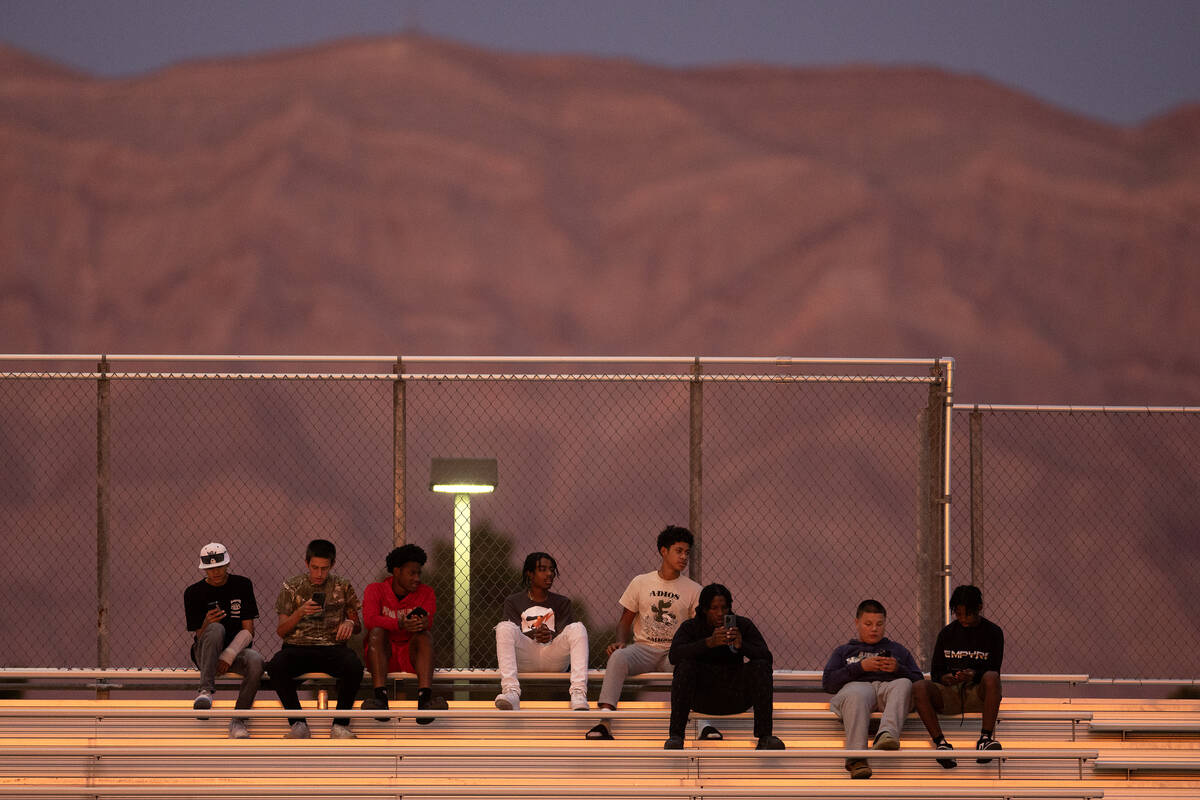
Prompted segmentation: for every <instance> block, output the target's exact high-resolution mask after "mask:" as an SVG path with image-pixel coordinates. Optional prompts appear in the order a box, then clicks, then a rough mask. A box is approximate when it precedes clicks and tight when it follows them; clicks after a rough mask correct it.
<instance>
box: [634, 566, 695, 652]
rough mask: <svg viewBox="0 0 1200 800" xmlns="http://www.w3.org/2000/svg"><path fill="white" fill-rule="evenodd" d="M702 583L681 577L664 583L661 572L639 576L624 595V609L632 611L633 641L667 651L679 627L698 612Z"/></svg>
mask: <svg viewBox="0 0 1200 800" xmlns="http://www.w3.org/2000/svg"><path fill="white" fill-rule="evenodd" d="M699 600H700V584H698V583H696V582H695V581H694V580H692V579H691V578H686V577H684V576H683V575H680V576H679V577H678V578H676V579H675V580H673V581H664V580H663V579H662V578H660V577H659V576H658V571H657V570H655V571H654V572H647V573H646V574H645V575H638V576H637V577H636V578H634V579H633V580H631V581H630V582H629V586H628V587H627V588H626V589H625V593H624V594H623V595H621V606H622V607H624V608H626V609H628V610H629V611H632V612H633V613H634V614H635V616H634V618H633V641H634V642H636V643H637V644H648V645H650V646H652V647H659V648H661V649H663V650H666V649H667V648H669V647H670V646H671V637H673V636H674V635H675V630H676V628H678V627H679V626H680V624H681V623H682V622H683V621H684V620H685V619H687V618H688V617H690V616H692V615H693V614H695V613H696V603H697V602H699Z"/></svg>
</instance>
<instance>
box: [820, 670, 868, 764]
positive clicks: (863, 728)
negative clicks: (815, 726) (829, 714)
mask: <svg viewBox="0 0 1200 800" xmlns="http://www.w3.org/2000/svg"><path fill="white" fill-rule="evenodd" d="M829 708H830V710H831V711H833V713H834V714H836V715H837V717H838V719H840V720H841V721H842V727H843V728H844V729H845V731H846V738H845V743H846V749H847V750H865V749H866V748H867V728H868V726H869V725H870V724H871V712H872V711H874V710H875V689H874V687H873V686H871V684H869V683H864V682H862V681H851V682H850V683H847V684H846V685H845V686H843V687H842V688H841V689H839V690H838V693H837V694H835V695H834V696H833V699H832V700H830V701H829Z"/></svg>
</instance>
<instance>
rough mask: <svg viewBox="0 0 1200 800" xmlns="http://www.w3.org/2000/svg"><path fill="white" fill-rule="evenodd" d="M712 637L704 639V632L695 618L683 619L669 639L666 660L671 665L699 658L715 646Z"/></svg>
mask: <svg viewBox="0 0 1200 800" xmlns="http://www.w3.org/2000/svg"><path fill="white" fill-rule="evenodd" d="M711 640H712V637H711V636H710V637H705V636H704V631H702V630H701V629H700V625H699V623H698V622H696V618H695V617H692V618H691V619H685V620H684V621H683V623H682V624H680V626H679V627H678V628H676V629H675V635H674V636H673V637H672V638H671V649H670V650H668V651H667V660H668V661H670V662H671V663H672V664H678V663H679V662H681V661H689V660H692V659H695V658H699V657H700V656H702V655H703V654H705V653H707V652H708V651H709V650H710V649H711V648H712V647H714V646H715V645H714V644H713V642H712V641H711Z"/></svg>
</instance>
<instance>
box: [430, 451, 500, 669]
mask: <svg viewBox="0 0 1200 800" xmlns="http://www.w3.org/2000/svg"><path fill="white" fill-rule="evenodd" d="M429 488H430V489H432V490H433V491H435V492H444V493H446V494H452V495H454V666H455V667H459V668H466V667H469V666H470V658H471V495H473V494H486V493H488V492H492V491H494V490H495V489H496V459H494V458H435V459H433V464H432V466H431V467H430V469H429Z"/></svg>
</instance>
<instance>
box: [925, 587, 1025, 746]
mask: <svg viewBox="0 0 1200 800" xmlns="http://www.w3.org/2000/svg"><path fill="white" fill-rule="evenodd" d="M950 610H951V612H953V613H954V622H951V623H950V624H949V625H947V626H946V627H944V628H942V630H941V633H939V634H938V637H937V642H936V643H935V644H934V646H933V658H932V659H930V662H929V674H930V678H931V679H932V680H927V681H921V682H920V683H918V684H916V685H915V686H914V687H913V702H914V704H915V705H916V707H917V714H919V715H920V717H921V721H922V722H924V723H925V729H926V730H927V731H929V738H931V739H933V744H934V746H935V747H936V748H937V749H938V750H953V749H954V747H953V746H952V745H951V744H950V743H949V742H947V741H946V737H945V736H943V735H942V726H941V725H940V724H939V723H938V717H937V715H938V714H961V713H965V712H968V711H969V712H972V713H975V712H982V717H983V719H982V721H981V722H982V724H981V728H982V730H981V732H980V736H979V740H978V741H977V742H975V749H976V750H985V751H986V750H1000V749H1001V747H1000V743H999V742H997V741H996V739H995V733H996V718H997V716H999V714H1000V699H1001V697H1002V696H1003V692H1002V691H1001V689H1000V665H1001V663H1002V662H1003V661H1004V631H1002V630H1001V629H1000V626H999V625H997V624H996V623H994V622H992V621H991V620H988V619H986V618H985V617H982V616H980V612H981V611H983V592H981V591H980V590H979V588H978V587H976V586H970V585H966V586H958V587H955V589H954V592H953V593H952V594H951V595H950ZM976 760H977V761H978V762H979V763H980V764H987V763H988V762H990V761H991V759H990V758H979V759H976ZM938 763H939V764H941V765H942V766H943V767H945V768H946V769H951V768H952V767H956V766H958V762H957V761H955V760H954V759H952V758H939V759H938Z"/></svg>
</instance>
